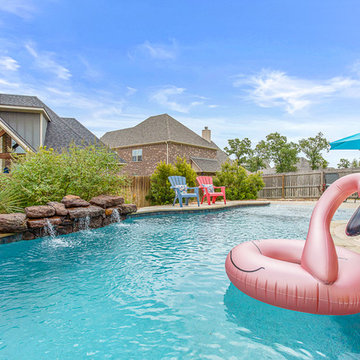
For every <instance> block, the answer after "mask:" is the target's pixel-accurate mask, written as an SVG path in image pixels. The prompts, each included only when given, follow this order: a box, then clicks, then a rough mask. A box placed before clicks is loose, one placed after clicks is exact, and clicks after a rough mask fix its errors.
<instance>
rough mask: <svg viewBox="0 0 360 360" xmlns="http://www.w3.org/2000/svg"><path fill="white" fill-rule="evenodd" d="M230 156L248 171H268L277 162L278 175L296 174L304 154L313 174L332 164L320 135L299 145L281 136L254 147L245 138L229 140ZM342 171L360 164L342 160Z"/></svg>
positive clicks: (227, 148) (324, 139)
mask: <svg viewBox="0 0 360 360" xmlns="http://www.w3.org/2000/svg"><path fill="white" fill-rule="evenodd" d="M224 150H225V152H226V154H227V155H228V156H231V155H233V156H234V157H235V159H236V162H237V163H238V164H239V165H241V166H243V167H244V168H245V169H247V170H249V171H251V172H256V171H258V170H261V169H265V168H266V167H267V166H268V165H269V163H270V162H273V163H274V165H275V169H276V172H277V173H282V172H292V171H296V170H297V168H296V164H297V162H298V161H299V154H300V153H301V152H302V153H303V154H304V155H305V158H306V159H307V160H308V161H309V163H310V167H311V169H312V170H317V169H320V168H322V169H325V168H326V167H327V166H328V165H329V163H328V161H327V160H326V159H325V158H324V157H323V155H322V154H323V152H329V150H330V143H329V141H328V140H327V139H326V138H325V137H324V135H323V134H322V133H321V132H319V133H318V134H317V135H316V136H314V137H309V138H304V139H301V140H299V141H298V143H295V142H292V141H289V142H288V140H287V137H286V136H283V135H280V134H279V133H278V132H274V133H271V134H269V135H267V136H266V138H265V140H261V141H259V142H258V143H257V144H256V146H255V147H252V144H251V140H250V139H249V138H244V139H242V140H240V139H239V138H235V139H229V140H228V146H227V147H225V148H224ZM337 166H338V169H348V168H356V167H360V160H357V159H353V160H352V161H350V160H348V159H340V160H339V163H338V164H337Z"/></svg>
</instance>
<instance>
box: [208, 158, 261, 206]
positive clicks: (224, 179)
mask: <svg viewBox="0 0 360 360" xmlns="http://www.w3.org/2000/svg"><path fill="white" fill-rule="evenodd" d="M214 184H215V185H216V186H226V190H225V191H226V198H227V199H228V200H246V199H256V198H257V194H258V191H259V190H261V189H262V188H263V187H264V185H265V184H264V181H263V179H262V178H261V176H260V174H250V175H247V173H246V170H245V169H244V168H243V167H242V166H240V165H238V164H237V162H235V161H234V162H233V163H230V162H226V163H224V164H222V166H221V171H219V172H217V173H216V177H215V178H214Z"/></svg>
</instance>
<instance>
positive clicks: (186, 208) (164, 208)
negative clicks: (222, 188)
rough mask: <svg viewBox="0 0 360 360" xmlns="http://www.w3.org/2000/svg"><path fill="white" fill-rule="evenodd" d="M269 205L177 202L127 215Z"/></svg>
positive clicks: (265, 204)
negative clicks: (181, 205) (181, 203)
mask: <svg viewBox="0 0 360 360" xmlns="http://www.w3.org/2000/svg"><path fill="white" fill-rule="evenodd" d="M267 205H270V201H266V200H234V201H227V202H226V204H224V202H223V201H218V202H216V203H215V204H211V205H208V204H205V203H204V204H202V205H200V207H199V206H198V205H197V203H196V202H191V203H189V205H188V206H186V205H183V207H180V205H179V203H177V204H176V205H175V206H172V205H157V206H146V207H142V208H140V209H138V211H137V212H136V213H134V214H132V215H130V216H129V217H136V216H144V215H158V214H161V213H167V214H175V213H179V212H180V213H181V212H209V211H216V210H224V209H228V210H230V209H234V208H238V207H244V206H267Z"/></svg>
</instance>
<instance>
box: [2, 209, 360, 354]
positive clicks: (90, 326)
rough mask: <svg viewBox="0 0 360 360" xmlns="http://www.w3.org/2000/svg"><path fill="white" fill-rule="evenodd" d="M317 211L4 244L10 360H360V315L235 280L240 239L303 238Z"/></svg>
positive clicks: (155, 224) (125, 226) (226, 214)
mask: <svg viewBox="0 0 360 360" xmlns="http://www.w3.org/2000/svg"><path fill="white" fill-rule="evenodd" d="M311 211H312V208H311V207H309V206H296V205H291V206H285V205H271V206H270V207H248V208H240V209H236V210H229V211H223V212H216V213H215V212H214V213H206V214H177V215H168V216H157V217H155V216H154V217H144V218H134V219H128V220H126V221H123V222H122V223H121V224H115V225H111V226H108V227H105V228H102V229H97V230H92V231H83V232H79V233H76V234H70V235H67V236H62V237H58V238H55V239H51V238H42V239H37V240H33V241H26V242H19V243H13V244H9V245H2V246H0V269H1V270H0V271H1V273H0V359H27V360H30V359H214V360H216V359H342V360H343V359H360V314H358V315H351V316H320V315H310V314H304V313H299V312H293V311H289V310H284V309H280V308H276V307H273V306H270V305H267V304H263V303H261V302H259V301H257V300H254V299H252V298H250V297H248V296H246V295H244V294H243V293H241V292H240V291H239V290H237V289H236V288H235V287H234V286H233V285H232V284H231V283H230V281H229V280H228V278H227V276H226V273H225V269H224V262H225V258H226V255H227V253H228V252H229V250H230V249H231V248H232V247H233V246H235V245H236V244H238V243H240V242H243V241H247V240H253V239H262V238H300V239H301V238H302V239H305V237H306V233H307V229H308V222H309V218H310V215H311ZM352 212H353V211H352V210H346V211H338V212H337V214H336V215H335V216H336V218H337V219H348V218H350V216H351V214H352Z"/></svg>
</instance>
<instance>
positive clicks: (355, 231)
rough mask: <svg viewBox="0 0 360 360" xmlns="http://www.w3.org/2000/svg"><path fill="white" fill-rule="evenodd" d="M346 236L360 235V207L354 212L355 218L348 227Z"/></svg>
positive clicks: (353, 217)
mask: <svg viewBox="0 0 360 360" xmlns="http://www.w3.org/2000/svg"><path fill="white" fill-rule="evenodd" d="M346 235H348V236H357V235H360V206H359V207H358V208H357V210H356V211H355V212H354V214H353V216H352V217H351V219H350V220H349V222H348V224H347V225H346Z"/></svg>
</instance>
